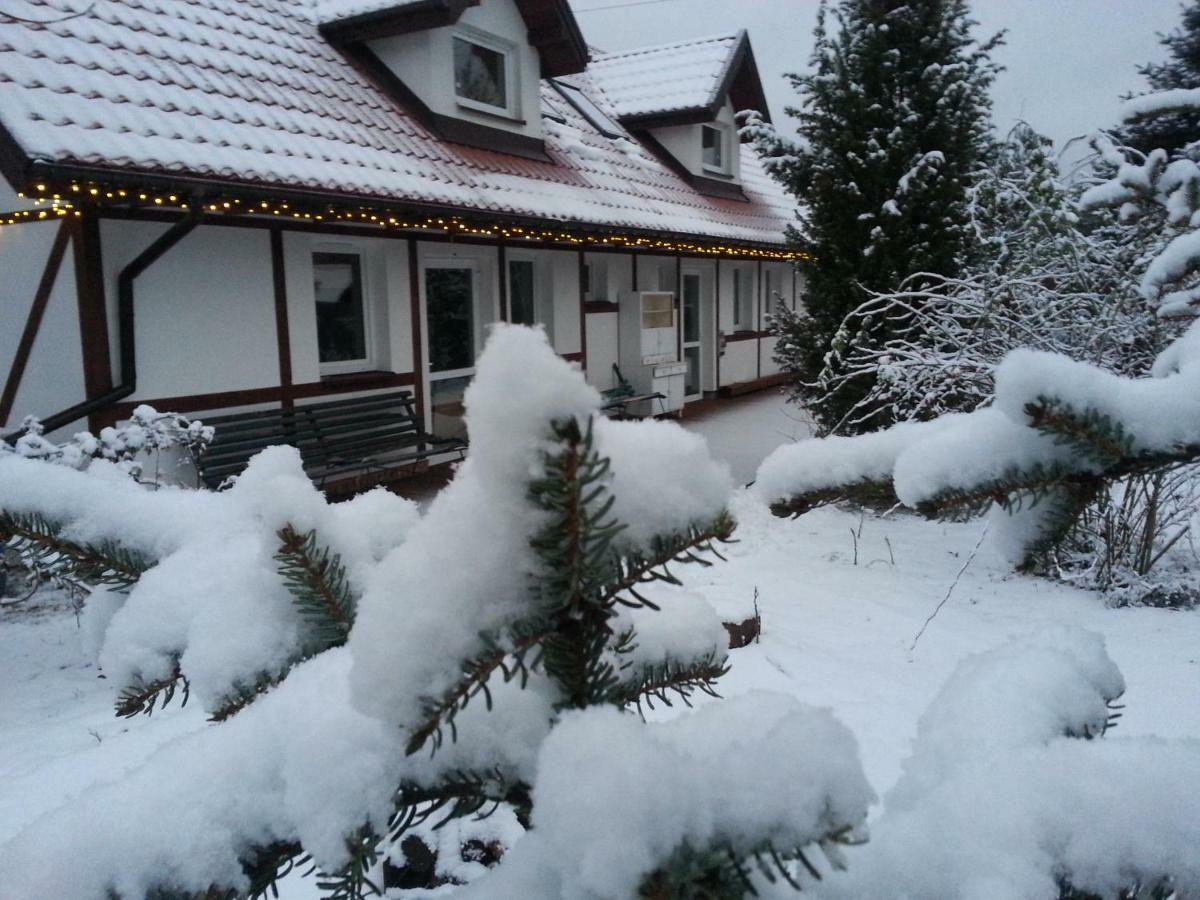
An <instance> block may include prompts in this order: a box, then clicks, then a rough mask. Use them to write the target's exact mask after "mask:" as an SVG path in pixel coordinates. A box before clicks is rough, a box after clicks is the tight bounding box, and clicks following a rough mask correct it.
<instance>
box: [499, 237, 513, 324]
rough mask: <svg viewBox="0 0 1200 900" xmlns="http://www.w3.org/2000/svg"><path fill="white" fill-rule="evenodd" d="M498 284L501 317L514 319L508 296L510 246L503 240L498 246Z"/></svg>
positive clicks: (508, 319) (509, 319)
mask: <svg viewBox="0 0 1200 900" xmlns="http://www.w3.org/2000/svg"><path fill="white" fill-rule="evenodd" d="M496 261H497V273H496V277H497V279H498V284H499V286H500V318H501V319H502V320H503V321H505V322H511V321H512V306H511V304H510V301H509V297H508V247H507V246H505V243H504V241H501V242H500V244H499V246H498V247H497V248H496Z"/></svg>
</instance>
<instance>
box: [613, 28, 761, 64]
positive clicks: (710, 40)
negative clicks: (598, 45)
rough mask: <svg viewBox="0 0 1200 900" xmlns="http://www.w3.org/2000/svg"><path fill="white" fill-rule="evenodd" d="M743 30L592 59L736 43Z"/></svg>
mask: <svg viewBox="0 0 1200 900" xmlns="http://www.w3.org/2000/svg"><path fill="white" fill-rule="evenodd" d="M744 31H745V29H738V30H737V31H727V32H725V33H723V34H711V35H708V36H707V37H700V38H692V39H690V40H686V41H672V42H671V43H669V44H655V45H653V46H650V47H635V48H633V49H632V50H617V51H613V52H609V53H604V52H601V53H600V55H599V56H598V57H595V58H593V59H592V62H593V63H597V62H604V61H606V60H610V59H621V58H624V57H629V56H641V55H643V54H649V53H658V52H660V51H663V50H675V49H677V48H679V47H695V46H696V45H698V44H716V43H720V42H721V41H736V40H737V39H738V38H739V37H741V35H742V34H743V33H744Z"/></svg>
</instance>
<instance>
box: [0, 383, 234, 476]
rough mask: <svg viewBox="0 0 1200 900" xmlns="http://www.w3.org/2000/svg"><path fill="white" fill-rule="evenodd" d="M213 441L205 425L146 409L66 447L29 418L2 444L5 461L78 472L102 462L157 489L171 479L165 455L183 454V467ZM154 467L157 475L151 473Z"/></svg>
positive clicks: (79, 437) (142, 407) (78, 436)
mask: <svg viewBox="0 0 1200 900" xmlns="http://www.w3.org/2000/svg"><path fill="white" fill-rule="evenodd" d="M212 439H213V429H212V428H210V427H208V426H207V425H205V424H204V423H203V422H200V421H193V420H191V419H188V418H185V417H184V416H181V415H179V414H178V413H160V412H159V411H158V410H156V409H155V408H154V407H152V406H147V405H146V404H144V403H143V404H141V405H139V406H137V407H135V408H134V410H133V412H131V413H130V414H129V420H128V421H127V422H122V423H120V424H118V425H113V426H109V427H107V428H102V429H101V430H100V433H99V434H98V435H97V434H92V433H91V432H87V431H80V432H78V433H76V434H75V435H73V436H72V437H71V439H70V440H68V441H67V442H66V443H63V444H56V443H54V442H53V441H50V440H48V439H47V438H46V437H45V430H44V429H43V428H42V423H41V422H39V421H38V419H37V418H36V417H34V416H29V417H28V418H26V419H25V421H24V423H22V426H21V431H20V436H19V437H18V438H17V439H16V440H15V441H14V442H13V443H12V444H9V443H8V442H7V441H3V440H0V456H3V455H4V454H6V453H16V454H17V455H18V456H24V457H26V458H27V459H41V460H45V461H47V462H53V463H58V464H60V465H64V466H70V467H71V468H74V469H84V468H86V467H87V466H88V465H89V464H90V463H91V462H92V460H97V459H102V460H107V461H108V462H111V463H116V464H117V466H118V467H120V468H121V469H122V470H123V471H125V472H126V473H128V474H129V476H130V477H132V478H134V479H135V480H138V481H145V483H147V484H150V485H152V486H155V487H157V486H158V485H159V484H160V483H161V482H162V481H163V479H164V476H165V473H163V472H162V469H161V466H162V462H163V454H164V451H168V450H178V451H180V454H178V455H177V458H176V459H175V462H176V463H177V464H179V463H183V462H186V461H187V460H188V459H189V458H191V456H192V455H194V454H195V453H198V452H200V451H201V450H203V449H204V447H205V446H207V445H208V444H209V443H211V441H212ZM150 461H153V464H154V471H153V472H150V473H147V472H146V466H147V463H148V462H150ZM147 476H148V480H147ZM166 480H167V481H172V480H174V479H169V478H167V479H166Z"/></svg>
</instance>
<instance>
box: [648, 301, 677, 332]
mask: <svg viewBox="0 0 1200 900" xmlns="http://www.w3.org/2000/svg"><path fill="white" fill-rule="evenodd" d="M674 307H675V297H674V295H673V294H661V293H659V294H643V295H642V327H643V328H670V327H672V326H673V325H674V324H675V314H674V313H675V310H674Z"/></svg>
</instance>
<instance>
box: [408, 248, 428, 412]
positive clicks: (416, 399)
mask: <svg viewBox="0 0 1200 900" xmlns="http://www.w3.org/2000/svg"><path fill="white" fill-rule="evenodd" d="M408 302H409V306H410V307H411V309H410V312H411V314H412V352H413V378H414V381H413V408H414V409H416V410H417V413H418V415H420V416H421V426H422V427H423V428H428V427H429V424H430V423H429V422H427V421H426V418H427V417H426V414H425V412H426V411H425V364H424V362H423V360H422V357H423V354H422V352H421V266H420V263H419V262H418V260H417V242H416V240H415V239H413V238H409V239H408Z"/></svg>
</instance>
